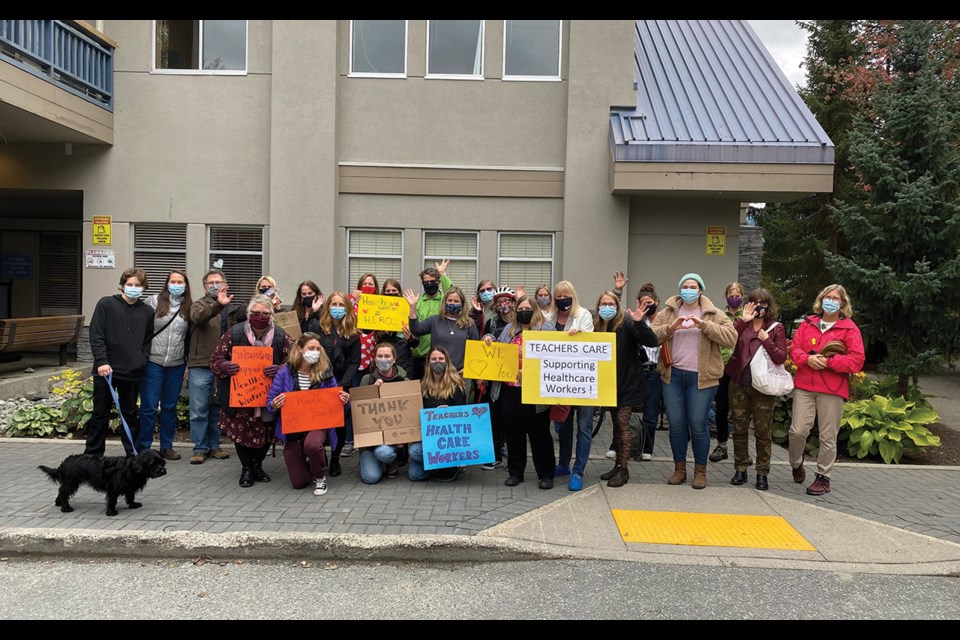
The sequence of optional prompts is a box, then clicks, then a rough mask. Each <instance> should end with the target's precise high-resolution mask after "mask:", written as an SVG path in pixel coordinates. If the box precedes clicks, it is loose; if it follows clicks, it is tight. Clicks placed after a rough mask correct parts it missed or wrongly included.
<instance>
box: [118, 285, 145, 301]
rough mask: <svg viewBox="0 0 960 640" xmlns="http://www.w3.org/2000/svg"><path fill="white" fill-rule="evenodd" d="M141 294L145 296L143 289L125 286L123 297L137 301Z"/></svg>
mask: <svg viewBox="0 0 960 640" xmlns="http://www.w3.org/2000/svg"><path fill="white" fill-rule="evenodd" d="M141 294H143V287H134V286H125V287H124V288H123V295H125V296H127V297H128V298H130V299H131V300H136V299H137V298H139V297H140V296H141Z"/></svg>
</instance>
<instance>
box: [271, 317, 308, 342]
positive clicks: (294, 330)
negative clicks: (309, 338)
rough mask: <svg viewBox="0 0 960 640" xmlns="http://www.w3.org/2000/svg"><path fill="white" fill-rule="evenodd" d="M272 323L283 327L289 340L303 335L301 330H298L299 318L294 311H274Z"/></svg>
mask: <svg viewBox="0 0 960 640" xmlns="http://www.w3.org/2000/svg"><path fill="white" fill-rule="evenodd" d="M273 323H274V324H275V325H277V326H278V327H280V328H281V329H283V330H284V332H285V333H286V334H287V335H288V336H290V339H291V340H294V341H296V340H297V338H299V337H300V336H302V335H303V332H302V331H300V320H299V319H298V318H297V312H296V311H275V312H274V313H273Z"/></svg>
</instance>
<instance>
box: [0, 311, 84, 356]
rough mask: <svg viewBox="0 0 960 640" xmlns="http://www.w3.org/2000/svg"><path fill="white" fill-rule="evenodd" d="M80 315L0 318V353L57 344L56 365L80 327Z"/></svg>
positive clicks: (81, 321) (81, 319) (81, 325)
mask: <svg viewBox="0 0 960 640" xmlns="http://www.w3.org/2000/svg"><path fill="white" fill-rule="evenodd" d="M83 318H84V317H83V316H48V317H44V318H8V319H6V320H0V353H4V352H15V351H26V350H28V349H34V348H36V347H50V346H59V347H60V366H64V365H66V364H67V345H68V344H70V343H71V342H74V341H75V340H76V339H77V338H78V337H79V336H80V331H81V330H82V329H83Z"/></svg>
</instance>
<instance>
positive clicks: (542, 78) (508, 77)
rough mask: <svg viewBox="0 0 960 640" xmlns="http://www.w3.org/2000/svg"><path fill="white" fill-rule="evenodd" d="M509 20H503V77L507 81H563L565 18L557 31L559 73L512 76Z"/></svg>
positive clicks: (501, 75)
mask: <svg viewBox="0 0 960 640" xmlns="http://www.w3.org/2000/svg"><path fill="white" fill-rule="evenodd" d="M507 22H508V21H507V20H504V21H503V58H502V63H503V66H502V73H501V74H500V77H501V79H503V80H504V81H506V82H562V81H563V20H561V21H560V29H559V30H558V32H557V75H556V76H511V75H507Z"/></svg>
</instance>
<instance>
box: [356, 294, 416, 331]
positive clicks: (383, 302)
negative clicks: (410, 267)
mask: <svg viewBox="0 0 960 640" xmlns="http://www.w3.org/2000/svg"><path fill="white" fill-rule="evenodd" d="M409 322H410V303H409V302H407V300H406V298H402V297H400V296H376V295H373V294H372V293H364V294H362V295H361V296H360V302H359V303H358V304H357V327H358V328H360V329H366V330H368V331H369V330H371V329H379V330H381V331H401V330H402V329H403V327H402V326H401V325H402V324H404V323H409Z"/></svg>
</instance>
